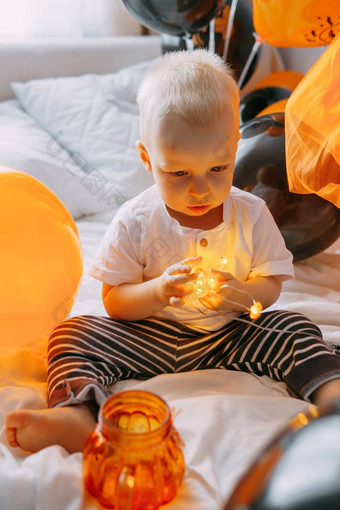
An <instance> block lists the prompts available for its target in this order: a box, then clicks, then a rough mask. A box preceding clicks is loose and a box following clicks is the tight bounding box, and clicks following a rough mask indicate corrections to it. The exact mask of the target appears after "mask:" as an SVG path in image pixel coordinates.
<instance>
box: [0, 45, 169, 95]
mask: <svg viewBox="0 0 340 510" xmlns="http://www.w3.org/2000/svg"><path fill="white" fill-rule="evenodd" d="M161 53H162V52H161V41H160V37H159V36H115V37H109V38H93V39H90V38H89V39H78V40H77V39H70V40H56V39H54V40H50V41H49V40H44V41H38V40H37V41H29V42H28V41H23V42H9V43H2V44H0V69H1V74H0V101H2V100H5V99H10V98H11V97H13V93H12V91H11V88H10V83H11V82H12V81H27V80H30V79H35V78H48V77H52V76H53V77H56V76H78V75H81V74H86V73H95V74H105V73H111V72H115V71H117V70H118V69H120V68H122V67H126V66H129V65H132V64H136V63H138V62H141V61H143V60H148V59H152V58H155V57H157V56H159V55H161Z"/></svg>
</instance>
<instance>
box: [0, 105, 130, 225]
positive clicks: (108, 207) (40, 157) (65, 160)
mask: <svg viewBox="0 0 340 510" xmlns="http://www.w3.org/2000/svg"><path fill="white" fill-rule="evenodd" d="M0 164H2V165H8V166H11V167H14V168H17V169H19V170H23V171H24V172H27V173H28V174H30V175H32V176H33V177H35V178H37V179H39V180H40V181H41V182H42V183H43V184H45V185H46V186H47V187H48V188H50V189H51V190H52V191H53V192H54V193H55V194H56V195H57V196H58V197H59V198H60V200H61V201H62V202H63V203H64V205H65V206H66V208H67V209H68V210H69V212H70V214H71V215H72V217H73V218H74V219H78V218H80V217H82V216H84V215H85V216H86V215H92V214H97V213H101V212H104V211H111V212H112V213H114V212H115V211H116V210H117V209H118V207H119V206H120V205H121V204H122V203H123V201H124V199H123V197H121V196H120V195H119V194H118V192H117V190H116V189H115V188H114V187H113V186H112V183H107V182H104V181H103V183H101V181H100V179H98V176H97V173H94V174H86V173H84V172H83V170H82V169H81V167H80V166H79V165H77V163H76V162H75V161H74V160H73V159H72V157H71V155H70V153H69V152H68V151H67V150H66V149H65V148H64V147H63V146H62V145H60V144H59V143H58V141H57V140H55V139H53V138H52V137H51V135H50V134H49V133H47V132H46V131H45V130H43V129H42V128H41V127H39V126H38V125H37V123H36V122H35V121H34V120H33V119H32V118H31V117H30V116H29V115H27V113H25V112H24V111H23V110H22V109H21V107H20V105H19V103H18V101H16V100H15V99H13V100H9V101H3V102H1V103H0ZM99 184H102V186H101V187H100V186H99ZM110 196H111V200H109V197H110Z"/></svg>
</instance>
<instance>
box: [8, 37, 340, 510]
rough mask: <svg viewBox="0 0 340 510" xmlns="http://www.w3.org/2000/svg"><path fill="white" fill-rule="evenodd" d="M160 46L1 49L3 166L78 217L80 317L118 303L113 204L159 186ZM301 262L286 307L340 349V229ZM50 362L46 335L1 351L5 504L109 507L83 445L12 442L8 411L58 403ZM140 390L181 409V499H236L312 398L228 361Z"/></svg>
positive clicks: (286, 291)
mask: <svg viewBox="0 0 340 510" xmlns="http://www.w3.org/2000/svg"><path fill="white" fill-rule="evenodd" d="M160 54H161V45H160V40H159V38H158V37H157V36H148V37H141V36H140V37H139V36H135V37H127V36H124V37H117V38H110V39H103V40H88V41H85V42H84V41H80V42H77V41H58V42H54V41H50V42H46V41H45V42H43V41H41V42H39V41H37V42H34V43H29V44H19V43H18V44H14V43H12V44H7V45H2V46H1V47H0V68H1V79H0V101H1V102H0V164H3V165H8V166H11V167H15V168H19V169H21V170H24V171H26V172H28V173H30V174H31V175H33V176H35V177H36V178H38V179H40V180H41V181H42V182H44V184H46V185H47V186H49V187H50V188H51V189H52V190H53V191H54V192H55V193H56V194H57V195H58V196H59V197H60V198H61V200H62V201H63V202H64V204H65V205H66V207H67V208H68V210H69V211H70V212H71V214H72V216H73V218H74V219H75V221H76V225H77V228H78V232H79V235H80V238H81V242H82V246H83V260H84V276H83V279H82V283H81V287H80V290H79V292H78V294H77V297H76V300H75V303H74V306H73V308H72V311H71V315H72V316H73V315H79V314H105V311H104V309H103V306H102V303H101V297H100V296H101V285H100V283H99V282H98V281H96V280H94V279H93V278H91V277H90V276H88V274H87V272H88V269H89V266H90V264H91V261H92V259H93V257H94V255H95V252H96V249H97V247H98V243H99V242H100V240H101V238H102V236H103V234H104V232H105V229H106V227H107V225H108V223H109V221H110V220H111V218H112V215H113V214H114V213H115V212H116V211H117V210H118V208H119V206H120V205H121V204H122V203H123V202H124V201H125V200H127V199H128V198H130V197H132V196H134V195H135V194H136V193H138V192H139V191H142V190H143V189H145V188H146V187H148V186H149V185H151V184H152V181H151V180H150V179H151V178H150V176H149V174H147V173H146V172H143V169H142V167H141V164H140V163H139V161H138V158H137V153H136V152H135V149H134V141H135V140H136V139H137V134H138V112H137V109H136V105H135V101H134V97H135V90H136V87H137V86H138V83H139V81H140V79H141V77H142V76H143V73H144V72H145V71H146V69H147V68H148V66H149V65H150V62H152V60H153V59H155V58H157V57H158V56H159V55H160ZM261 66H262V69H259V70H258V72H259V73H263V74H267V73H269V72H271V71H275V70H278V69H281V68H282V62H281V61H280V58H279V56H278V55H277V53H275V52H274V51H273V50H272V49H270V48H266V49H265V50H264V52H263V54H262V64H261ZM261 66H260V67H261ZM256 72H257V71H255V73H256ZM253 78H254V80H255V79H256V76H255V77H253ZM11 83H12V87H11ZM249 86H250V87H251V84H250V85H249ZM91 105H92V106H93V105H95V108H93V107H92V108H90V106H91ZM1 242H3V240H2V241H1ZM295 271H296V276H295V278H294V279H293V280H290V281H288V282H285V283H284V286H283V292H282V294H281V296H280V298H279V300H278V302H277V303H276V304H275V305H274V306H273V308H282V309H288V310H295V311H299V312H302V313H304V314H306V315H307V316H308V317H310V319H312V320H313V321H314V322H316V323H317V324H318V325H319V326H320V328H321V330H322V332H323V334H324V339H325V341H326V342H327V344H328V345H329V346H330V347H331V348H332V349H333V350H334V351H339V350H340V242H339V240H338V241H336V242H335V243H334V244H333V245H332V246H330V247H328V248H327V249H326V250H325V251H324V252H322V253H319V254H317V255H315V256H313V257H311V258H310V259H307V260H304V261H300V262H298V263H296V264H295ZM45 370H46V357H45V343H44V342H42V341H41V339H40V340H39V342H34V343H31V344H29V345H26V346H24V347H23V348H21V349H19V350H17V351H16V352H12V353H9V354H5V355H4V354H3V353H1V356H0V508H1V510H17V509H18V508H20V509H21V510H33V509H39V510H44V509H48V510H61V509H62V510H94V509H95V508H98V507H99V506H98V504H97V502H96V501H95V500H94V499H93V498H92V497H90V496H89V494H88V493H87V492H86V490H85V489H84V487H83V474H82V454H81V453H77V454H72V455H70V454H68V453H67V452H66V451H65V450H64V449H63V448H61V447H58V446H52V447H49V448H46V449H44V450H42V451H40V452H38V453H35V454H27V453H25V452H23V451H21V450H19V449H13V448H10V447H8V445H7V442H6V440H5V436H4V422H5V416H6V413H7V412H8V411H10V410H14V409H20V408H32V409H41V408H45V407H46V377H45ZM130 388H138V389H143V390H149V391H152V392H154V393H156V394H158V395H160V396H161V397H163V398H164V399H165V400H166V401H167V403H168V404H169V406H170V407H171V408H173V409H174V410H175V420H174V422H175V426H176V428H177V430H178V431H179V433H180V435H181V437H182V439H183V441H184V443H185V448H184V455H185V460H186V471H185V476H184V480H183V483H182V485H181V487H180V489H179V491H178V493H177V496H176V498H175V499H174V500H173V501H172V502H171V503H169V504H168V506H167V508H169V510H170V509H171V510H183V509H186V510H190V509H192V510H218V509H220V510H222V509H223V507H224V504H225V501H226V500H227V499H228V497H229V496H230V494H231V492H232V490H233V488H234V487H235V484H236V483H237V481H238V480H239V479H240V477H241V476H242V474H243V473H244V472H245V471H246V470H247V468H248V467H249V465H250V464H251V462H252V460H253V459H254V458H255V457H256V456H257V455H258V454H259V453H260V452H261V451H262V449H263V448H264V446H265V445H266V444H267V443H268V442H269V441H270V440H271V439H272V438H273V437H274V436H275V434H276V433H277V432H278V431H280V430H281V429H282V428H283V427H284V426H285V425H286V424H287V422H288V421H289V420H290V419H291V418H293V417H294V416H295V415H296V414H297V413H299V412H304V411H307V410H308V406H309V404H308V403H306V402H304V401H301V400H298V399H295V398H292V397H291V396H289V395H288V392H287V390H286V387H285V385H284V384H283V383H277V382H273V381H272V380H271V379H269V378H268V377H266V376H264V377H257V376H255V375H251V374H246V373H240V372H233V371H225V370H205V371H200V372H192V373H181V374H168V375H160V376H156V377H154V378H152V379H149V380H145V381H133V380H128V381H123V382H120V383H117V384H116V385H115V387H114V388H113V390H114V391H115V392H117V391H122V390H125V389H130Z"/></svg>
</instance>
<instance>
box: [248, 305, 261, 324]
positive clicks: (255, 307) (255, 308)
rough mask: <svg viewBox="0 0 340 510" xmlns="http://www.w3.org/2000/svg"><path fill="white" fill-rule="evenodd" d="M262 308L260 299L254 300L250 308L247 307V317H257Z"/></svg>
mask: <svg viewBox="0 0 340 510" xmlns="http://www.w3.org/2000/svg"><path fill="white" fill-rule="evenodd" d="M262 310H263V307H262V304H261V303H260V301H256V303H254V304H253V305H252V306H251V307H250V308H249V317H250V318H251V319H254V320H255V319H258V318H259V317H260V315H261V311H262Z"/></svg>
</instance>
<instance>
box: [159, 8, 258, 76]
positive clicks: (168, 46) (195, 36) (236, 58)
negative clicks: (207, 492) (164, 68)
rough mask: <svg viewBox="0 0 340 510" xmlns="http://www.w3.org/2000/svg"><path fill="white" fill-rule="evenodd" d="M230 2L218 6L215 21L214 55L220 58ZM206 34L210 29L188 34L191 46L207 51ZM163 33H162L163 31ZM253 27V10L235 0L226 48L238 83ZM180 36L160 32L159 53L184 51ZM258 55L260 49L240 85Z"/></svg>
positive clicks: (251, 68)
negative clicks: (220, 6) (227, 46)
mask: <svg viewBox="0 0 340 510" xmlns="http://www.w3.org/2000/svg"><path fill="white" fill-rule="evenodd" d="M231 2H232V0H226V1H225V2H222V3H225V5H224V7H222V8H221V9H220V10H219V11H218V13H217V14H216V16H213V17H214V18H215V34H214V38H215V52H216V53H218V54H219V55H220V56H223V52H224V43H225V33H226V28H227V23H228V17H229V12H230V6H231ZM209 31H210V27H207V28H206V29H204V30H201V31H198V32H197V33H193V32H192V31H191V33H192V43H193V46H194V48H195V49H196V48H208V47H209V37H210V36H209ZM164 32H165V31H164ZM253 32H254V25H253V11H252V7H251V5H250V4H249V3H248V2H247V0H238V2H237V7H236V12H235V18H234V22H233V27H232V34H231V38H230V44H229V49H228V53H227V62H228V63H229V64H230V66H231V67H232V69H233V71H234V73H235V77H236V79H237V80H238V79H239V77H240V75H241V73H242V70H243V68H244V65H245V63H246V62H247V60H248V57H249V55H250V53H251V50H252V48H253V45H254V42H255V40H254V36H253ZM183 35H184V34H182V35H173V34H172V35H169V33H162V34H161V40H162V50H163V53H165V52H167V51H178V50H181V49H186V47H187V46H186V40H185V38H184V37H183ZM260 54H261V48H260V49H259V51H258V52H257V54H256V56H255V57H254V59H253V61H252V63H251V65H250V68H249V70H248V73H247V75H246V77H245V79H244V81H243V86H244V85H245V84H246V83H247V81H248V80H249V78H250V77H251V75H252V74H253V72H254V69H255V67H256V65H257V61H258V58H259V56H260Z"/></svg>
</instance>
